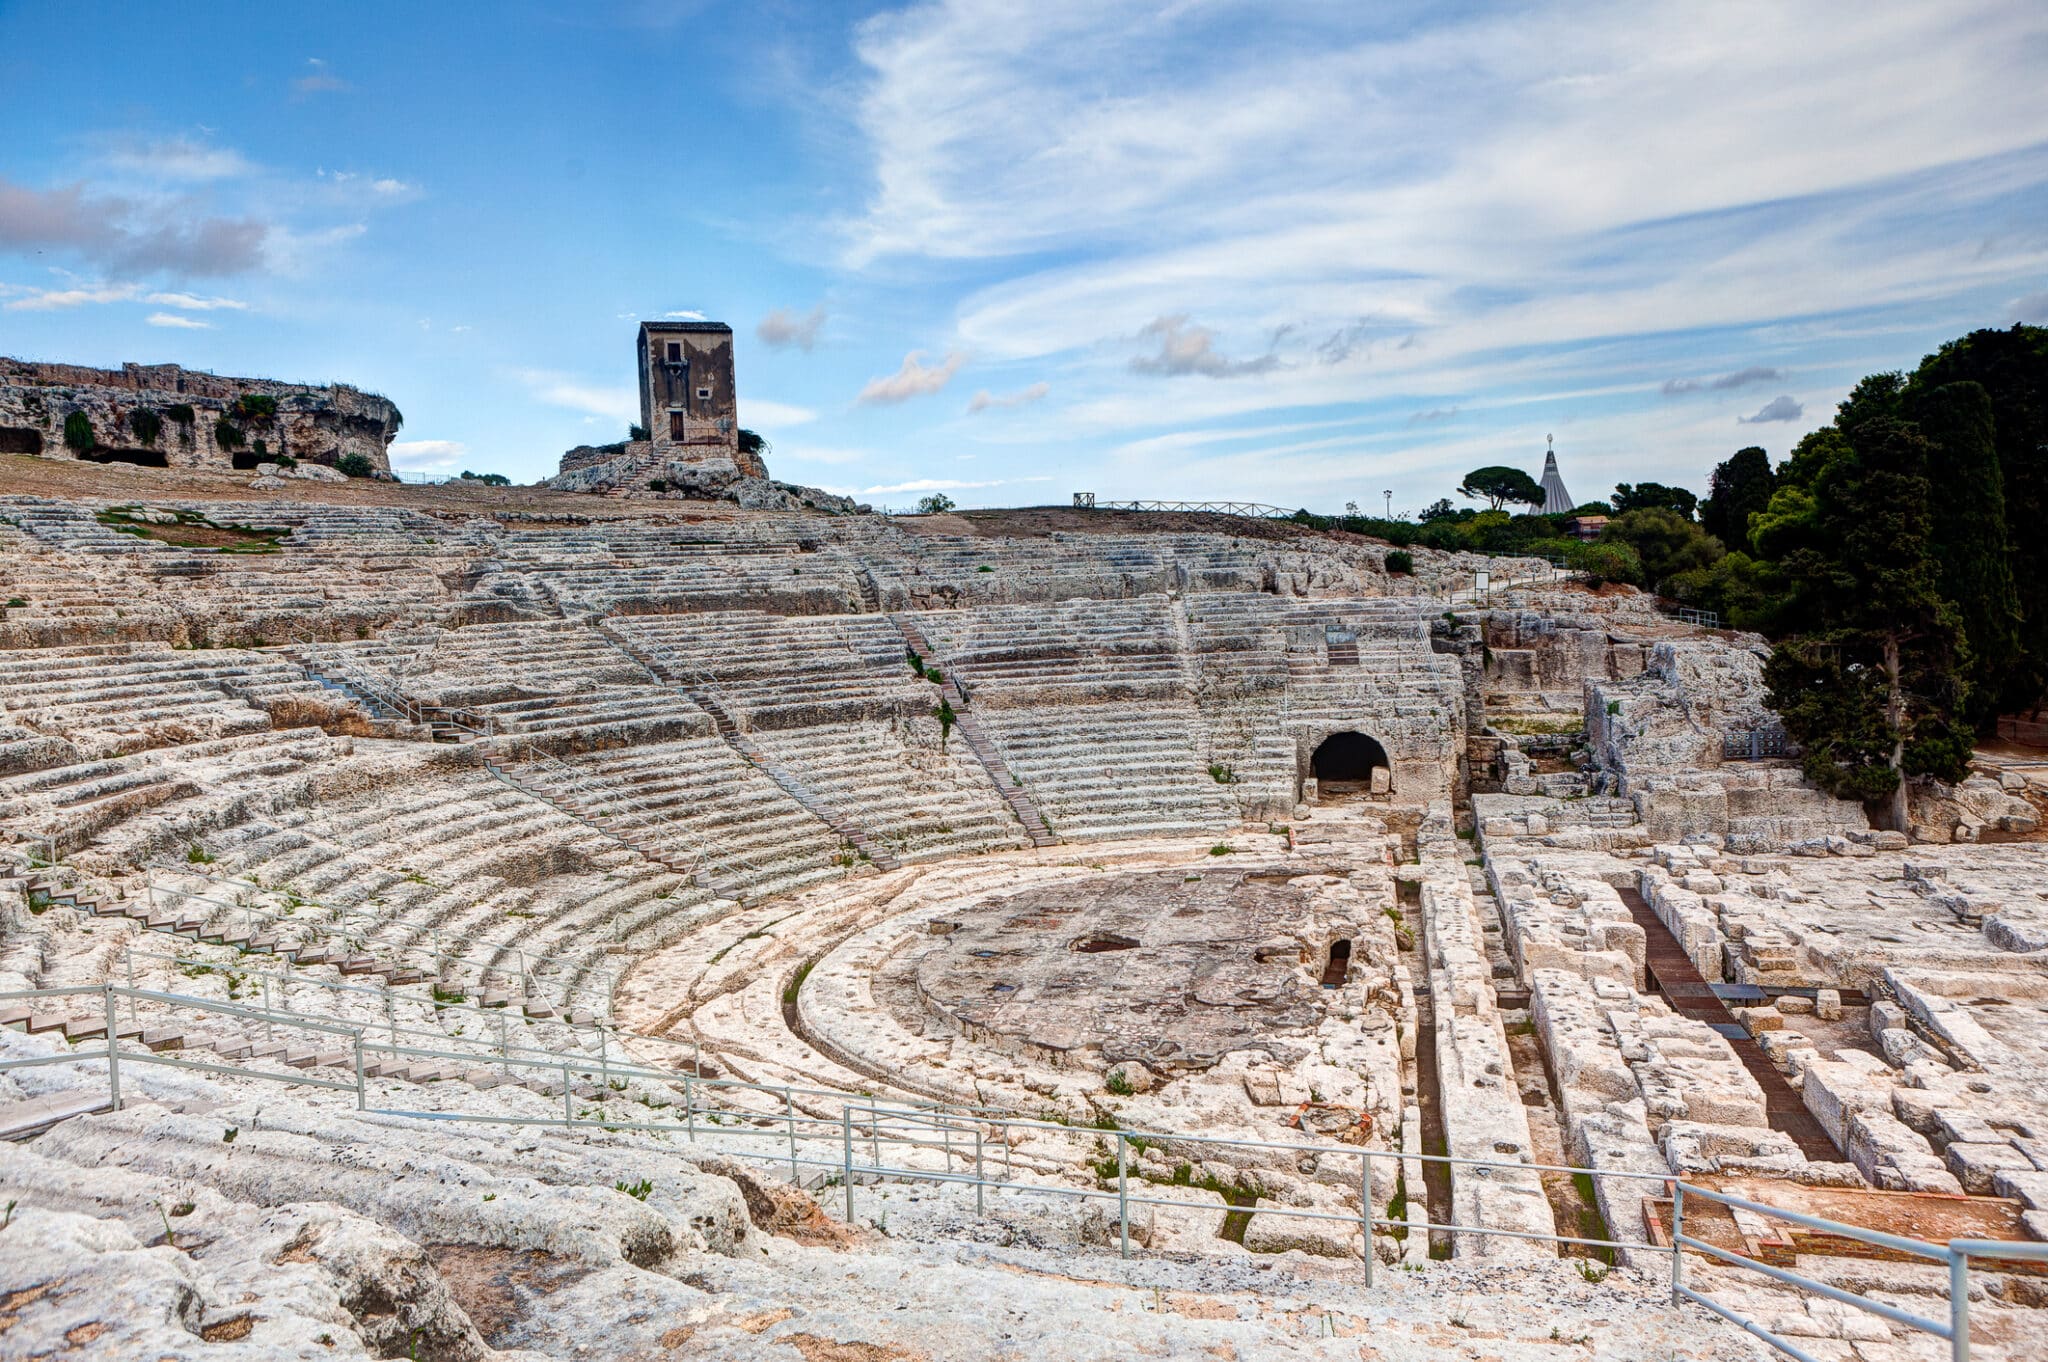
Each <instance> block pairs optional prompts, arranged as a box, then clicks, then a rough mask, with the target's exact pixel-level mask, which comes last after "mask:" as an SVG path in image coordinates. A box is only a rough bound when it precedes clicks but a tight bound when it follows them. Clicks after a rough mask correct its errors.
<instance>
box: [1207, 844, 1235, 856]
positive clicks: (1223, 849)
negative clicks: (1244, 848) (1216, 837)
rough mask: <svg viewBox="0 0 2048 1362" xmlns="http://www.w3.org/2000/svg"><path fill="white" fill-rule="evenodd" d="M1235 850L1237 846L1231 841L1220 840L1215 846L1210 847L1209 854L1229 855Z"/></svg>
mask: <svg viewBox="0 0 2048 1362" xmlns="http://www.w3.org/2000/svg"><path fill="white" fill-rule="evenodd" d="M1234 850H1236V848H1235V847H1233V846H1231V845H1230V843H1228V842H1218V843H1217V844H1216V845H1215V846H1213V847H1210V848H1209V854H1210V855H1211V856H1228V855H1229V854H1230V853H1231V852H1232V851H1234Z"/></svg>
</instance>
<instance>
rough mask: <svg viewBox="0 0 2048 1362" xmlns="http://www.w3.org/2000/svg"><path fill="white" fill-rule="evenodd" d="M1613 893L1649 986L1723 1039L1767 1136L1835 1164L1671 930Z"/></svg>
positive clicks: (1634, 896) (1812, 1123)
mask: <svg viewBox="0 0 2048 1362" xmlns="http://www.w3.org/2000/svg"><path fill="white" fill-rule="evenodd" d="M1617 892H1619V893H1620V895H1621V901H1622V902H1623V903H1625V904H1627V905H1628V911H1629V915H1630V916H1631V917H1633V918H1634V919H1635V921H1636V925H1637V926H1638V927H1641V928H1642V929H1643V935H1644V937H1645V938H1647V942H1648V947H1649V950H1648V964H1649V973H1650V982H1651V984H1652V985H1653V986H1654V987H1655V988H1656V989H1657V991H1658V992H1659V993H1662V994H1663V995H1664V999H1665V1001H1666V1002H1669V1003H1670V1004H1671V1007H1672V1010H1673V1011H1675V1012H1677V1013H1678V1014H1679V1015H1680V1016H1685V1017H1691V1018H1693V1019H1694V1020H1696V1021H1703V1022H1705V1023H1707V1024H1708V1025H1709V1026H1712V1027H1713V1028H1714V1029H1715V1030H1716V1031H1719V1032H1720V1033H1721V1034H1722V1035H1723V1036H1724V1037H1726V1038H1727V1041H1728V1045H1729V1048H1731V1049H1733V1050H1734V1051H1735V1057H1736V1058H1737V1059H1739V1060H1741V1061H1742V1066H1743V1067H1744V1068H1746V1069H1748V1070H1749V1072H1750V1074H1751V1075H1752V1076H1753V1077H1755V1079H1756V1082H1757V1086H1758V1087H1760V1088H1762V1089H1763V1091H1764V1115H1765V1117H1766V1119H1768V1120H1769V1121H1770V1123H1771V1129H1772V1130H1775V1131H1777V1132H1778V1133H1779V1134H1781V1135H1789V1136H1791V1137H1792V1138H1793V1140H1795V1141H1797V1142H1798V1145H1799V1150H1800V1152H1801V1153H1803V1154H1805V1155H1806V1157H1807V1158H1809V1159H1813V1160H1815V1161H1817V1162H1823V1163H1839V1162H1840V1161H1841V1158H1842V1151H1841V1150H1839V1149H1837V1148H1835V1142H1834V1141H1833V1140H1831V1139H1829V1138H1828V1133H1827V1131H1826V1130H1825V1129H1824V1128H1822V1126H1821V1123H1820V1122H1819V1121H1816V1120H1815V1119H1814V1118H1813V1113H1812V1112H1810V1111H1808V1110H1807V1109H1806V1103H1805V1101H1804V1100H1803V1099H1802V1098H1801V1097H1800V1095H1799V1094H1798V1093H1797V1092H1796V1091H1794V1089H1793V1087H1792V1085H1791V1084H1790V1083H1788V1082H1786V1081H1785V1075H1783V1074H1781V1073H1779V1072H1778V1066H1777V1065H1775V1064H1773V1063H1771V1061H1770V1058H1769V1057H1768V1056H1767V1055H1765V1054H1764V1052H1763V1047H1762V1046H1760V1045H1758V1044H1757V1043H1756V1041H1755V1039H1754V1038H1753V1037H1751V1036H1750V1034H1749V1032H1748V1031H1747V1030H1746V1029H1744V1027H1743V1026H1742V1024H1741V1023H1740V1022H1738V1021H1736V1020H1735V1017H1734V1015H1733V1014H1732V1013H1730V1012H1729V1011H1728V1008H1727V1005H1726V1004H1724V1003H1723V1002H1722V1001H1721V999H1720V997H1719V996H1718V995H1716V994H1715V992H1714V986H1713V985H1712V984H1710V983H1708V982H1707V980H1706V978H1705V977H1704V976H1703V975H1701V973H1700V972H1699V969H1698V967H1697V966H1695V965H1694V964H1693V962H1692V957H1690V956H1688V955H1687V954H1686V953H1685V947H1683V946H1681V945H1679V944H1678V938H1677V937H1675V936H1673V935H1672V934H1671V929H1670V928H1669V927H1666V926H1665V925H1664V921H1663V919H1662V918H1660V917H1658V916H1657V913H1656V910H1655V909H1653V908H1651V907H1650V905H1649V904H1648V903H1645V902H1644V901H1643V896H1642V894H1640V893H1639V892H1637V891H1636V890H1634V889H1622V890H1619V891H1617Z"/></svg>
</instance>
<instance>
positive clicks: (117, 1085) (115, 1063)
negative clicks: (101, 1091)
mask: <svg viewBox="0 0 2048 1362" xmlns="http://www.w3.org/2000/svg"><path fill="white" fill-rule="evenodd" d="M101 988H102V995H101V996H102V998H103V1000H104V1001H105V1003H106V1007H107V1096H108V1098H109V1100H110V1101H112V1103H113V1107H114V1110H115V1111H119V1110H120V1109H121V1042H120V1041H118V1040H116V1039H115V1037H114V986H113V985H112V984H104V985H102V986H101Z"/></svg>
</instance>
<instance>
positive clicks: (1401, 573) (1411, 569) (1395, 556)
mask: <svg viewBox="0 0 2048 1362" xmlns="http://www.w3.org/2000/svg"><path fill="white" fill-rule="evenodd" d="M1387 571H1388V572H1389V573H1391V574H1392V575H1394V576H1396V577H1410V576H1413V575H1414V573H1415V555H1414V554H1412V553H1410V552H1408V551H1407V550H1406V549H1395V550H1394V551H1393V552H1392V553H1390V554H1388V555H1387Z"/></svg>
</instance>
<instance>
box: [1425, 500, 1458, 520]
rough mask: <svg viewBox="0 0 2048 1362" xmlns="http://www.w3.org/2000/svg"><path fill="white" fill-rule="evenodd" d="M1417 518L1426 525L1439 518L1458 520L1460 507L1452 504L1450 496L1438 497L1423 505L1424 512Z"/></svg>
mask: <svg viewBox="0 0 2048 1362" xmlns="http://www.w3.org/2000/svg"><path fill="white" fill-rule="evenodd" d="M1415 518H1416V519H1417V520H1419V521H1421V522H1422V523H1423V524H1425V525H1429V524H1434V523H1435V522H1436V521H1439V520H1456V519H1457V518H1458V508H1457V507H1455V506H1453V505H1451V499H1450V498H1449V497H1438V498H1437V499H1436V500H1435V501H1432V502H1430V503H1429V505H1427V506H1425V507H1423V508H1422V514H1421V515H1419V516H1417V517H1415Z"/></svg>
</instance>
